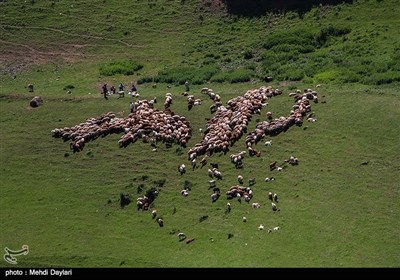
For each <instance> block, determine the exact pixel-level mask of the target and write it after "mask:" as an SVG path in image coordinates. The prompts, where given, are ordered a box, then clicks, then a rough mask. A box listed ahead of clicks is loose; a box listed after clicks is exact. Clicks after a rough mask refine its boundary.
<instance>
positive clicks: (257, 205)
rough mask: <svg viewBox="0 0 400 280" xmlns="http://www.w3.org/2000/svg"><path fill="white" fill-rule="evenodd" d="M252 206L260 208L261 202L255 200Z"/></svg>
mask: <svg viewBox="0 0 400 280" xmlns="http://www.w3.org/2000/svg"><path fill="white" fill-rule="evenodd" d="M251 206H252V207H253V208H255V209H258V208H260V207H261V205H260V203H258V202H254V203H253V204H252V205H251Z"/></svg>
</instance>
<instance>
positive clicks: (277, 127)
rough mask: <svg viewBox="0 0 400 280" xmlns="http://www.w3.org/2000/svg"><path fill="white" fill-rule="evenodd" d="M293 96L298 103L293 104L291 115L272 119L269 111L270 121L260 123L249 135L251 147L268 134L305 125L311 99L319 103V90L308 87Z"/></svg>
mask: <svg viewBox="0 0 400 280" xmlns="http://www.w3.org/2000/svg"><path fill="white" fill-rule="evenodd" d="M293 96H294V99H295V102H296V104H295V105H293V110H291V111H290V114H289V117H287V118H286V117H283V116H282V117H280V118H277V119H272V114H271V113H270V114H268V113H267V114H268V115H269V119H270V121H263V122H260V123H258V124H257V125H256V128H255V130H253V131H252V132H250V133H249V134H248V135H247V137H246V144H247V147H248V148H249V149H252V145H253V144H257V143H258V142H259V141H260V140H261V139H263V138H264V137H265V136H266V135H270V136H276V135H278V134H279V133H281V132H286V131H287V130H288V129H289V127H291V126H292V125H294V124H296V125H297V126H302V125H303V117H304V116H305V115H306V113H307V112H310V111H311V105H310V100H313V101H314V102H315V103H318V97H317V92H316V91H312V90H311V89H308V90H306V92H305V93H303V94H301V93H299V92H297V93H295V94H294V95H293ZM271 144H272V142H271ZM266 145H268V143H266Z"/></svg>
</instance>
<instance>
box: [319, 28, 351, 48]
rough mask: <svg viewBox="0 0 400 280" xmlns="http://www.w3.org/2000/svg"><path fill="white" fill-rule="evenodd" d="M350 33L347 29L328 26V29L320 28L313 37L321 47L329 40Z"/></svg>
mask: <svg viewBox="0 0 400 280" xmlns="http://www.w3.org/2000/svg"><path fill="white" fill-rule="evenodd" d="M350 31H351V29H350V28H349V27H335V26H332V25H329V26H328V27H324V28H322V29H321V30H320V32H319V33H318V34H317V35H316V36H315V42H316V43H317V44H318V45H319V46H323V45H325V44H326V43H327V42H328V40H329V38H331V37H339V36H343V35H346V34H348V33H350Z"/></svg>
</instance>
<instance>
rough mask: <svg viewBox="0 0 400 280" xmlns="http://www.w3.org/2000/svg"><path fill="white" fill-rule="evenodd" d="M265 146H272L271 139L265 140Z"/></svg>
mask: <svg viewBox="0 0 400 280" xmlns="http://www.w3.org/2000/svg"><path fill="white" fill-rule="evenodd" d="M264 145H265V146H272V140H268V141H265V143H264Z"/></svg>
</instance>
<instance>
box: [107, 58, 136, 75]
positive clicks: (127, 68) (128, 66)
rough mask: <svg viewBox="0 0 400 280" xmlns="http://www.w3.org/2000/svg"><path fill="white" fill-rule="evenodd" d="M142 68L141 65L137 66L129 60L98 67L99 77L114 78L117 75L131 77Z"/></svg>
mask: <svg viewBox="0 0 400 280" xmlns="http://www.w3.org/2000/svg"><path fill="white" fill-rule="evenodd" d="M142 68H143V65H142V64H139V63H137V62H135V61H133V60H129V59H123V60H116V61H113V62H110V63H106V64H103V65H102V66H100V75H103V76H114V75H117V74H123V75H132V74H133V73H134V72H135V71H138V70H140V69H142Z"/></svg>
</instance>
